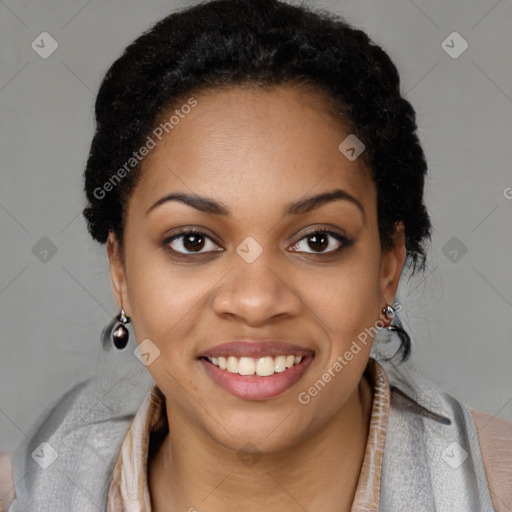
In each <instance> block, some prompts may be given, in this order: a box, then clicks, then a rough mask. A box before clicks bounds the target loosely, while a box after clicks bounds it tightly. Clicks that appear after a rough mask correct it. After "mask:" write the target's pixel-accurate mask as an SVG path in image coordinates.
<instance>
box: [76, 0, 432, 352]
mask: <svg viewBox="0 0 512 512" xmlns="http://www.w3.org/2000/svg"><path fill="white" fill-rule="evenodd" d="M242 84H249V85H251V86H259V87H268V86H273V85H279V84H299V85H306V86H309V87H310V88H311V86H313V87H314V88H315V90H317V91H319V92H321V93H323V94H324V96H325V97H326V98H327V99H328V101H329V105H330V106H331V107H333V108H332V111H333V115H337V116H338V118H339V119H340V121H342V122H343V123H344V125H345V126H347V127H348V128H349V129H350V132H351V133H354V134H355V135H356V136H357V137H358V138H359V139H360V140H361V141H362V142H363V143H364V145H365V151H364V153H363V155H362V159H363V162H364V163H365V164H366V168H367V169H370V171H371V176H372V178H373V180H374V182H375V184H376V187H377V196H378V199H377V213H378V223H379V235H380V241H381V247H382V249H383V250H385V249H388V248H391V247H392V246H393V244H394V233H395V228H396V223H397V222H399V221H403V223H404V227H405V246H406V251H407V261H408V262H409V263H410V264H411V267H412V271H413V273H414V272H415V271H416V270H417V269H418V268H419V269H421V270H423V271H424V270H425V262H426V251H425V247H426V243H427V242H428V241H430V238H431V224H430V218H429V215H428V213H427V209H426V207H425V205H424V202H423V190H424V181H425V177H426V174H427V164H426V160H425V156H424V153H423V150H422V148H421V146H420V143H419V139H418V137H417V135H416V129H417V126H416V114H415V111H414V109H413V107H412V106H411V104H410V103H409V102H408V101H407V100H405V99H404V98H403V97H402V96H401V94H400V78H399V74H398V71H397V69H396V67H395V65H394V64H393V62H392V61H391V59H390V58H389V56H388V55H387V53H386V52H385V51H384V50H383V49H382V48H381V47H380V46H378V45H376V44H375V43H373V42H372V41H371V40H370V38H369V37H368V35H367V34H366V33H365V32H363V31H361V30H359V29H356V28H354V27H352V26H350V25H349V24H348V23H347V22H346V21H345V20H344V19H343V18H341V17H340V16H338V15H335V14H333V13H330V12H327V11H324V10H322V9H316V10H313V9H312V8H311V7H308V6H305V5H291V4H288V3H286V2H283V1H279V0H209V1H206V2H202V3H198V4H195V5H194V6H192V7H188V8H186V9H182V10H180V11H176V12H174V13H172V14H170V15H169V16H167V17H166V18H164V19H162V20H161V21H159V22H158V23H156V24H155V25H154V26H153V27H152V28H151V29H150V30H148V31H147V32H145V33H144V34H142V35H141V36H140V37H138V38H137V39H136V40H135V41H134V42H132V43H131V44H130V45H129V46H128V47H127V48H126V49H125V51H124V53H123V54H122V55H121V56H120V57H119V58H118V59H117V60H116V61H115V62H114V64H113V65H112V66H111V67H110V69H109V70H108V72H107V73H106V75H105V77H104V79H103V81H102V83H101V86H100V89H99V92H98V95H97V99H96V105H95V117H96V132H95V135H94V138H93V140H92V144H91V149H90V153H89V157H88V160H87V166H86V169H85V172H84V177H85V192H86V195H87V200H88V204H87V206H86V207H85V209H84V210H83V215H84V217H85V219H86V221H87V226H88V230H89V233H90V234H91V236H92V237H93V238H94V239H95V240H97V241H98V242H100V243H105V242H106V241H107V237H108V234H109V232H110V231H112V232H113V233H114V234H115V236H116V239H117V241H118V242H119V245H120V247H121V249H122V246H123V228H124V220H125V214H126V211H125V210H126V208H125V207H126V202H127V199H128V198H129V196H130V192H131V191H132V190H133V188H134V187H135V185H136V183H137V179H138V177H139V176H140V172H138V171H140V167H141V166H140V165H138V164H137V162H134V165H133V169H130V172H124V173H122V176H123V178H122V179H119V176H120V174H119V170H120V169H122V168H123V166H124V169H125V170H126V162H128V161H130V159H133V155H134V152H135V151H136V150H137V149H139V148H141V147H142V146H143V145H144V143H145V141H146V140H147V137H148V135H149V134H151V133H152V131H153V130H154V128H155V126H157V125H158V123H159V121H161V120H162V116H163V115H164V114H165V112H169V110H170V109H171V108H172V107H173V106H175V105H178V104H179V102H183V101H184V99H185V98H186V97H190V95H191V94H193V93H197V92H198V91H201V90H204V89H214V88H220V87H230V86H235V85H242ZM116 173H117V176H116ZM106 184H110V185H109V186H106ZM402 345H403V347H402V348H403V349H404V352H403V356H404V357H403V359H405V358H406V357H407V356H408V354H409V351H410V347H409V345H410V340H408V336H407V339H406V340H405V341H404V343H403V344H402Z"/></svg>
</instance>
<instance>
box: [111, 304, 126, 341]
mask: <svg viewBox="0 0 512 512" xmlns="http://www.w3.org/2000/svg"><path fill="white" fill-rule="evenodd" d="M117 321H118V322H120V323H118V324H116V326H115V328H114V332H113V333H112V343H113V344H114V347H116V348H117V349H119V350H122V349H123V348H125V347H126V345H128V338H129V337H130V335H129V334H128V329H127V328H126V327H125V325H126V324H129V323H130V319H129V318H128V317H127V316H126V315H125V313H124V309H123V308H121V313H119V315H117Z"/></svg>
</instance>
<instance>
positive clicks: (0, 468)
mask: <svg viewBox="0 0 512 512" xmlns="http://www.w3.org/2000/svg"><path fill="white" fill-rule="evenodd" d="M15 495H16V493H15V491H14V478H13V475H12V460H11V455H10V454H9V453H0V512H7V510H8V509H9V505H10V504H11V503H12V501H13V500H14V497H15Z"/></svg>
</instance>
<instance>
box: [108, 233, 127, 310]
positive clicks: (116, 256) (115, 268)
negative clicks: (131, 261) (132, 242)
mask: <svg viewBox="0 0 512 512" xmlns="http://www.w3.org/2000/svg"><path fill="white" fill-rule="evenodd" d="M107 254H108V260H109V268H110V280H111V282H112V289H113V291H114V297H115V299H116V303H117V307H118V309H119V311H121V307H122V308H123V309H124V311H125V313H126V315H127V316H131V314H130V301H129V300H128V289H127V283H126V271H125V265H124V261H123V260H122V258H121V251H120V249H119V243H118V241H117V239H116V237H115V235H114V233H113V232H112V231H110V233H109V234H108V238H107Z"/></svg>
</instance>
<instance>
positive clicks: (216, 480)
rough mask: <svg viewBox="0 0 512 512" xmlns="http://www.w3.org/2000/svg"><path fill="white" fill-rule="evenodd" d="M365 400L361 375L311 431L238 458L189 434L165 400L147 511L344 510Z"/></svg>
mask: <svg viewBox="0 0 512 512" xmlns="http://www.w3.org/2000/svg"><path fill="white" fill-rule="evenodd" d="M371 406H372V390H371V387H370V385H369V383H368V382H367V381H366V379H365V378H364V377H363V378H362V379H361V382H360V384H359V386H358V387H357V388H356V389H355V391H354V393H352V395H351V396H350V397H349V399H348V400H347V402H346V403H345V404H344V405H343V407H342V408H341V409H340V410H339V411H338V413H337V414H336V415H335V416H333V417H332V418H331V419H330V420H329V422H328V423H327V424H326V425H324V427H323V428H322V429H321V430H319V431H317V432H315V434H314V435H313V436H311V437H309V438H307V439H306V440H305V441H303V442H301V443H300V444H298V445H295V446H293V447H291V448H289V449H286V450H282V451H280V452H279V453H266V454H262V455H258V456H253V457H251V456H250V455H247V458H244V462H245V464H242V463H241V462H240V459H239V458H238V457H237V456H236V455H237V454H236V453H234V452H233V450H229V449H227V448H225V447H224V446H220V445H219V444H218V443H216V442H215V441H214V440H212V438H211V437H209V436H207V435H204V436H199V438H196V437H197V436H194V439H191V438H190V434H189V433H190V431H191V430H190V425H187V424H186V423H182V422H181V421H180V419H179V417H178V416H177V415H173V414H172V412H171V410H170V409H169V405H168V406H167V413H168V417H169V424H170V425H172V429H171V431H170V432H169V434H168V435H167V436H166V437H165V439H164V441H163V442H162V444H161V445H160V447H159V449H158V451H157V453H156V454H155V456H154V457H153V458H152V459H150V460H149V461H148V479H149V488H150V495H151V499H152V510H153V512H162V511H164V510H187V511H188V510H190V511H194V510H200V511H201V512H220V511H222V512H231V511H238V510H241V509H243V510H245V511H247V512H256V511H261V510H265V511H266V512H274V511H275V512H277V511H282V510H297V511H298V510H322V511H323V512H331V511H332V512H344V511H347V512H348V511H350V508H351V505H352V502H353V499H354V495H355V491H356V487H357V482H358V479H359V473H360V470H361V465H362V462H363V458H364V452H365V447H366V441H367V437H368V430H369V424H370V416H371ZM194 432H195V431H194ZM184 440H187V441H186V442H184Z"/></svg>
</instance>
